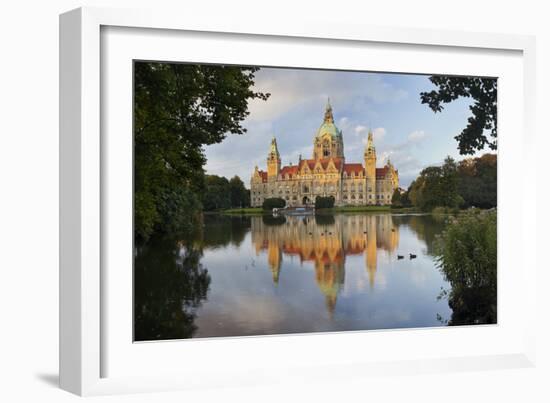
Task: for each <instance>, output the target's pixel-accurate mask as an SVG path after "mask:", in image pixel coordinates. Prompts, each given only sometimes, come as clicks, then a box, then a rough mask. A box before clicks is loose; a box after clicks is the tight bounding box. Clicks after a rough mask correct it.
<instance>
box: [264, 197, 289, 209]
mask: <svg viewBox="0 0 550 403" xmlns="http://www.w3.org/2000/svg"><path fill="white" fill-rule="evenodd" d="M284 206H286V201H285V200H284V199H281V198H280V197H272V198H269V199H265V200H264V202H263V203H262V208H263V209H264V210H273V209H274V208H283V207H284Z"/></svg>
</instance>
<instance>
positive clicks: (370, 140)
mask: <svg viewBox="0 0 550 403" xmlns="http://www.w3.org/2000/svg"><path fill="white" fill-rule="evenodd" d="M375 152H376V149H375V148H374V139H373V135H372V130H371V129H369V135H368V137H367V146H366V147H365V153H366V154H374V153H375Z"/></svg>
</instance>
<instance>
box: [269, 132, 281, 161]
mask: <svg viewBox="0 0 550 403" xmlns="http://www.w3.org/2000/svg"><path fill="white" fill-rule="evenodd" d="M269 155H275V156H276V157H277V158H279V149H278V148H277V139H276V138H275V136H273V138H272V139H271V146H270V147H269Z"/></svg>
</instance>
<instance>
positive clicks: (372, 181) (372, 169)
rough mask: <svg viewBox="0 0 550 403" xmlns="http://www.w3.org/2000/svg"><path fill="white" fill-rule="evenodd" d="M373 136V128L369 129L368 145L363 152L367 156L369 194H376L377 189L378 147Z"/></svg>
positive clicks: (366, 170) (366, 173) (366, 171)
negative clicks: (376, 147)
mask: <svg viewBox="0 0 550 403" xmlns="http://www.w3.org/2000/svg"><path fill="white" fill-rule="evenodd" d="M372 137H373V136H372V130H369V136H368V139H367V145H366V147H365V153H364V154H363V156H364V158H365V177H366V179H367V194H374V193H375V191H376V149H375V148H374V140H373V138H372ZM367 197H368V196H367ZM373 197H374V196H373Z"/></svg>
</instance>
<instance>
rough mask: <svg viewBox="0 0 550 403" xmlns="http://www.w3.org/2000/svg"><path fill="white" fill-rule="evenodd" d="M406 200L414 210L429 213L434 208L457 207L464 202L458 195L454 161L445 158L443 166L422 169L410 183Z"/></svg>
mask: <svg viewBox="0 0 550 403" xmlns="http://www.w3.org/2000/svg"><path fill="white" fill-rule="evenodd" d="M408 199H409V200H410V201H411V203H412V204H413V205H414V206H415V207H416V208H419V209H421V210H424V211H431V210H433V209H434V208H435V207H450V208H456V207H459V206H460V205H461V204H462V203H463V202H464V200H463V199H462V197H461V196H460V195H459V193H458V172H457V165H456V163H455V161H454V160H453V159H452V158H451V157H447V158H446V159H445V162H444V164H443V166H441V167H428V168H425V169H423V170H422V172H420V176H419V177H418V178H416V180H414V181H413V182H412V183H411V185H410V187H409V190H408Z"/></svg>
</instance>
